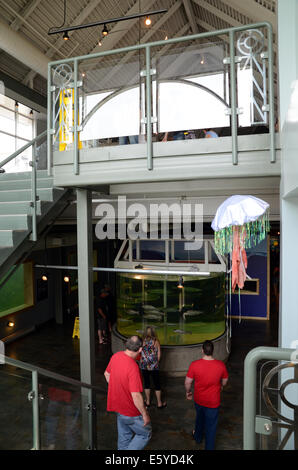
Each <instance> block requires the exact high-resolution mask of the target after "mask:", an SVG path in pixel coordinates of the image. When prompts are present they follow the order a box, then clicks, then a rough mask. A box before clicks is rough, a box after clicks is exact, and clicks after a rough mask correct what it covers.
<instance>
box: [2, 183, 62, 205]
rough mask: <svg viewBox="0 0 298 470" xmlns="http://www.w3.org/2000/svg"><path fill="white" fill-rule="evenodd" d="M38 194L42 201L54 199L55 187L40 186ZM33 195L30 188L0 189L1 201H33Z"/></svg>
mask: <svg viewBox="0 0 298 470" xmlns="http://www.w3.org/2000/svg"><path fill="white" fill-rule="evenodd" d="M0 188H1V186H0ZM37 196H38V197H39V199H40V200H42V201H53V188H39V189H37ZM31 197H32V194H31V190H30V189H17V190H16V189H14V190H13V189H10V190H6V191H1V190H0V202H12V201H31Z"/></svg>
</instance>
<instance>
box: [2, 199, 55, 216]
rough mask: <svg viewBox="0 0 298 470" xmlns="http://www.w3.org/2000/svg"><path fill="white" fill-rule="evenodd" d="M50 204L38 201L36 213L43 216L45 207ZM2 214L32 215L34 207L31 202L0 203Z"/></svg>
mask: <svg viewBox="0 0 298 470" xmlns="http://www.w3.org/2000/svg"><path fill="white" fill-rule="evenodd" d="M47 204H50V202H46V201H37V204H36V213H37V215H41V211H42V210H43V207H44V206H46V205H47ZM0 214H1V215H11V214H32V207H31V204H30V201H10V202H0Z"/></svg>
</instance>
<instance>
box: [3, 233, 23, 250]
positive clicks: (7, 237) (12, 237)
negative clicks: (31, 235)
mask: <svg viewBox="0 0 298 470" xmlns="http://www.w3.org/2000/svg"><path fill="white" fill-rule="evenodd" d="M24 232H25V231H23V233H24ZM20 235H21V231H16V230H0V247H1V248H7V247H13V246H14V244H15V241H16V239H17V238H18V237H19V236H20Z"/></svg>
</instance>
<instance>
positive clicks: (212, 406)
mask: <svg viewBox="0 0 298 470" xmlns="http://www.w3.org/2000/svg"><path fill="white" fill-rule="evenodd" d="M213 349H214V346H213V343H212V341H209V340H207V341H205V342H204V343H203V348H202V354H203V357H202V359H199V360H197V361H193V362H192V363H191V364H190V366H189V369H188V372H187V375H186V378H185V383H184V385H185V391H186V399H187V400H192V391H191V387H192V383H193V381H194V402H195V409H196V424H195V429H194V430H193V432H192V435H193V438H194V439H195V440H196V442H197V443H198V444H199V443H200V442H202V439H203V437H204V435H205V449H206V450H213V449H214V448H215V436H216V428H217V421H218V411H219V405H220V392H221V390H222V388H223V387H224V386H225V385H226V384H227V382H228V372H227V369H226V366H225V364H224V363H223V362H222V361H218V360H216V359H214V358H213Z"/></svg>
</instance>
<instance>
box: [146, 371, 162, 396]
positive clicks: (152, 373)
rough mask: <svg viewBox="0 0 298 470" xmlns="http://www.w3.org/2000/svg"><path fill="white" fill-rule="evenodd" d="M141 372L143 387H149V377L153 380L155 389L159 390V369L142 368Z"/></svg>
mask: <svg viewBox="0 0 298 470" xmlns="http://www.w3.org/2000/svg"><path fill="white" fill-rule="evenodd" d="M142 374H143V378H144V388H147V389H149V388H150V377H151V379H152V380H153V384H154V388H155V390H157V391H158V390H160V380H159V370H158V369H155V370H145V369H142Z"/></svg>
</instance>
